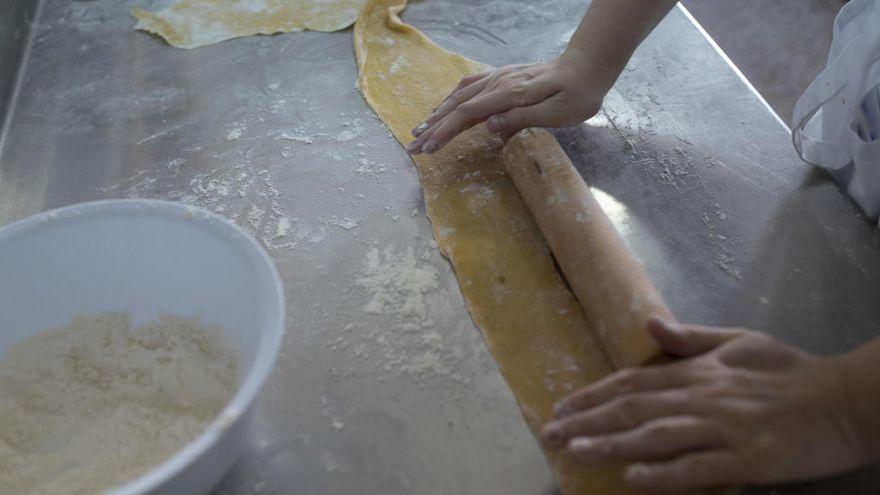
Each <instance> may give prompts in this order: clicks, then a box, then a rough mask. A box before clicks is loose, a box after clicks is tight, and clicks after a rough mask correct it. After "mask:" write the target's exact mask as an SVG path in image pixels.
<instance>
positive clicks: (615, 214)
mask: <svg viewBox="0 0 880 495" xmlns="http://www.w3.org/2000/svg"><path fill="white" fill-rule="evenodd" d="M590 190H591V191H592V192H593V196H594V197H595V198H596V201H598V202H599V206H601V207H602V211H604V212H605V214H606V215H608V218H609V219H610V220H611V223H612V224H613V225H614V228H615V229H617V231H618V232H620V234H621V235H624V236H625V235H627V234H628V233H629V232H630V231H631V230H632V227H631V225H630V215H629V212H628V211H627V208H626V205H624V204H623V203H621V202H620V201H618V200H617V199H616V198H614V196H612V195H610V194H608V193H606V192H605V191H603V190H601V189H598V188H595V187H591V188H590Z"/></svg>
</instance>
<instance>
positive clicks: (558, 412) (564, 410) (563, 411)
mask: <svg viewBox="0 0 880 495" xmlns="http://www.w3.org/2000/svg"><path fill="white" fill-rule="evenodd" d="M570 413H571V408H570V407H569V406H568V405H567V404H565V403H559V404H556V405H555V406H553V416H554V417H556V418H561V417H563V416H567V415H569V414H570Z"/></svg>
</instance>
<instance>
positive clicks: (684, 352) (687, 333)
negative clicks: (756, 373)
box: [648, 318, 743, 357]
mask: <svg viewBox="0 0 880 495" xmlns="http://www.w3.org/2000/svg"><path fill="white" fill-rule="evenodd" d="M648 332H649V333H650V334H651V336H652V337H654V340H656V341H657V343H658V344H659V345H660V348H661V349H663V351H664V352H666V353H667V354H671V355H673V356H677V357H691V356H696V355H698V354H703V353H706V352H709V351H711V350H712V349H715V348H716V347H718V346H720V345H722V344H724V343H726V342H728V341H730V340H733V339H735V338H737V337H740V336H741V335H743V331H741V330H732V329H726V328H714V327H704V326H699V325H680V324H677V323H669V322H666V321H663V320H661V319H659V318H651V319H650V320H649V321H648Z"/></svg>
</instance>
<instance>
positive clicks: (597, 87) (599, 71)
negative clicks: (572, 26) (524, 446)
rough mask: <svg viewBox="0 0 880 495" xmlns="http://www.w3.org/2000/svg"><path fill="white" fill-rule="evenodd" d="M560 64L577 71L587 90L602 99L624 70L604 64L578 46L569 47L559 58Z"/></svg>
mask: <svg viewBox="0 0 880 495" xmlns="http://www.w3.org/2000/svg"><path fill="white" fill-rule="evenodd" d="M559 63H560V64H562V65H564V66H566V67H570V68H571V69H572V70H573V71H575V72H576V73H577V74H578V75H579V77H580V79H581V81H583V83H584V84H585V85H586V88H585V89H586V90H587V91H589V92H590V93H592V94H593V95H597V96H598V97H599V99H602V98H603V97H604V96H605V95H606V94H607V93H608V91H609V90H610V89H611V87H612V86H614V83H615V81H617V77H618V76H619V75H620V73H621V71H622V70H623V68H622V67H620V68H617V67H613V66H612V65H609V64H605V63H602V62H601V61H599V60H597V59H596V57H593V56H591V55H590V54H589V53H588V52H587V51H585V50H583V49H582V48H579V47H576V46H569V47H568V48H567V49H566V50H565V51H564V52H563V53H562V55H560V56H559Z"/></svg>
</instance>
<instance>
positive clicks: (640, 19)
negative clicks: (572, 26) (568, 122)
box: [563, 0, 677, 91]
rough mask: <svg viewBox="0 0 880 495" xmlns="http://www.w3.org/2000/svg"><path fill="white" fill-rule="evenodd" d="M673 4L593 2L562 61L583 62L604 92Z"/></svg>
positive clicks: (631, 0)
mask: <svg viewBox="0 0 880 495" xmlns="http://www.w3.org/2000/svg"><path fill="white" fill-rule="evenodd" d="M676 3H677V2H676V1H674V0H594V1H593V3H592V4H591V5H590V8H589V10H587V14H586V15H585V16H584V19H583V21H581V24H580V26H579V27H578V28H577V30H576V31H575V33H574V35H573V36H572V38H571V41H570V42H569V44H568V48H567V49H566V51H565V54H564V55H563V56H564V57H573V58H577V59H581V60H583V61H584V62H585V63H586V64H588V65H589V66H591V68H592V69H595V68H599V69H600V72H601V73H602V75H603V76H602V77H601V78H599V79H596V78H595V76H596V75H598V74H595V70H594V72H593V79H594V80H595V82H596V83H597V84H600V85H601V86H603V87H602V89H603V90H604V91H607V90H608V89H610V88H611V86H612V85H613V84H614V81H615V80H616V79H617V77H618V76H619V75H620V73H621V72H622V71H623V68H624V67H625V66H626V64H627V62H628V61H629V59H630V57H631V56H632V54H633V52H635V50H636V48H638V46H639V44H640V43H641V42H642V40H644V39H645V38H646V37H647V36H648V34H649V33H650V32H651V31H652V30H653V29H654V27H655V26H656V25H657V24H658V23H659V22H660V20H661V19H663V17H664V16H666V14H667V13H668V12H669V11H670V10H671V9H672V7H673V6H675V4H676Z"/></svg>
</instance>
